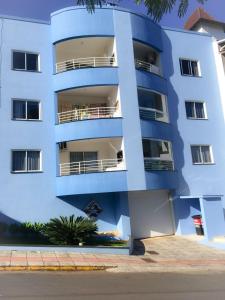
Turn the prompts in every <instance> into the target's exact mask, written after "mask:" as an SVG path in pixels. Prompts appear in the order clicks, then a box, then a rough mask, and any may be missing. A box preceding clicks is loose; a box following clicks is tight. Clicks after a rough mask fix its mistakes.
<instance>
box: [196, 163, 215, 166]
mask: <svg viewBox="0 0 225 300" xmlns="http://www.w3.org/2000/svg"><path fill="white" fill-rule="evenodd" d="M192 165H193V166H212V165H215V163H192Z"/></svg>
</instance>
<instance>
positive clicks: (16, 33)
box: [0, 8, 225, 237]
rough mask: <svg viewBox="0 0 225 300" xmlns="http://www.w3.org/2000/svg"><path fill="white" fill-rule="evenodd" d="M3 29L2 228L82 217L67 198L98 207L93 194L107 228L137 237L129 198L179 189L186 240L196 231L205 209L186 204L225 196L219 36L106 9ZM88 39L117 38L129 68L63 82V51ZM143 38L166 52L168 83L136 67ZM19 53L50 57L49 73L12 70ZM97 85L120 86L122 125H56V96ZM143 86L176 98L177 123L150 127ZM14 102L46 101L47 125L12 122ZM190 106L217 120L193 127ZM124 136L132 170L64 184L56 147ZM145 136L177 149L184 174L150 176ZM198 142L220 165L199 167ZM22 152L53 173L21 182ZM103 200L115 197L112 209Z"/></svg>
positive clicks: (172, 103) (171, 103) (172, 106)
mask: <svg viewBox="0 0 225 300" xmlns="http://www.w3.org/2000/svg"><path fill="white" fill-rule="evenodd" d="M3 23H4V24H3V37H2V40H3V45H2V53H3V57H2V66H1V72H2V75H3V74H4V76H1V78H2V89H1V103H0V120H1V125H0V144H1V154H2V155H1V157H0V166H1V172H0V213H1V215H0V220H1V216H2V218H4V219H8V220H10V221H11V220H18V221H27V220H30V221H46V220H48V219H49V218H50V217H55V216H59V215H60V214H61V215H70V214H71V213H73V212H74V213H80V209H81V207H80V208H79V207H78V208H77V207H76V205H77V203H79V201H77V200H76V201H75V200H71V199H70V201H65V196H69V197H75V195H77V197H81V196H82V197H84V199H89V197H90V196H91V195H92V194H99V195H98V197H99V201H100V202H101V203H102V205H106V207H105V212H104V220H101V222H100V221H99V222H100V223H99V224H100V226H101V228H103V229H104V228H105V229H107V230H109V229H110V230H111V229H113V230H114V229H115V228H119V229H120V231H121V234H122V236H123V237H125V236H126V237H127V236H128V235H129V230H130V229H129V215H128V210H127V201H126V192H127V191H134V190H148V189H149V190H151V189H169V190H172V191H173V192H174V197H175V202H174V203H175V215H176V220H177V232H180V233H182V234H184V233H190V232H193V224H192V225H191V222H192V220H191V218H190V216H191V214H192V213H193V212H194V211H193V210H196V211H198V210H199V207H198V204H197V202H196V200H193V201H192V200H186V199H180V198H179V197H180V196H181V197H182V196H188V197H189V198H193V199H196V198H199V197H200V198H201V197H202V195H218V194H220V195H224V194H225V187H224V175H223V174H224V170H225V156H224V149H225V139H224V137H223V130H221V129H222V128H224V118H223V113H222V109H221V103H220V94H219V87H218V84H217V80H218V78H217V73H216V70H215V58H214V52H213V44H212V43H213V40H212V38H211V37H209V36H207V35H203V34H196V33H193V32H191V33H189V32H184V31H179V30H172V29H161V28H160V27H159V26H158V25H156V24H154V23H152V22H151V21H150V20H148V19H147V18H146V17H142V16H138V15H137V14H133V13H129V12H127V11H123V10H122V9H114V10H113V9H111V8H108V9H105V8H104V9H102V10H100V9H97V10H96V13H95V14H89V13H87V11H86V10H85V9H82V8H79V9H78V8H67V9H64V10H61V11H58V12H55V13H53V14H52V22H51V25H48V24H41V23H32V22H26V21H21V20H20V21H19V20H10V19H4V21H3ZM84 36H86V37H88V36H115V40H116V50H117V57H118V64H119V67H118V68H96V69H94V68H91V69H88V68H87V69H82V70H73V71H67V72H64V73H60V74H57V75H55V74H54V60H55V58H54V51H55V48H54V44H55V43H57V42H60V41H62V40H66V39H70V38H78V37H84ZM133 40H138V41H141V42H143V43H145V44H149V45H151V46H152V47H153V48H155V49H158V50H159V51H160V53H161V63H162V67H163V72H162V74H163V77H160V76H156V75H154V74H150V73H147V72H141V71H140V70H139V71H137V70H136V69H135V65H134V52H133ZM190 45H191V46H190ZM13 49H15V50H22V51H29V52H37V53H40V58H41V61H40V63H41V72H39V73H31V72H20V71H12V70H11V51H12V50H13ZM180 57H183V58H190V59H195V60H199V62H200V66H201V75H202V76H201V77H199V78H191V77H184V76H181V74H180V67H179V58H180ZM95 85H119V89H120V98H121V109H122V118H121V119H116V120H96V121H82V122H79V123H70V124H63V125H55V123H56V122H55V121H56V101H55V96H56V95H55V92H58V91H62V90H66V89H70V88H76V87H84V86H95ZM137 87H144V88H148V89H151V90H155V91H158V92H161V93H163V94H165V95H166V96H167V98H168V99H167V100H168V111H169V116H170V123H169V124H163V123H160V122H155V121H149V122H147V121H141V120H140V118H139V108H138V96H137ZM12 98H22V99H34V100H40V101H41V107H42V120H41V121H40V122H30V121H29V122H28V121H27V122H26V121H24V122H23V121H20V122H19V121H12V120H11V109H12V108H11V99H12ZM185 100H201V101H205V103H206V107H207V114H208V120H205V121H191V120H187V119H186V114H185V105H184V102H185ZM218 129H219V130H218ZM114 136H122V137H123V142H124V149H125V151H124V156H125V160H126V166H127V171H124V172H108V173H99V174H87V175H84V174H83V175H80V176H66V177H61V178H60V177H57V165H56V164H57V156H58V154H57V147H56V143H58V142H60V141H66V140H71V139H86V138H87V139H88V138H99V137H114ZM143 137H148V138H156V139H157V138H158V139H166V140H170V141H171V142H172V145H173V155H174V161H175V172H164V171H162V172H149V173H146V172H145V170H144V161H143V152H142V138H143ZM191 144H210V145H212V149H213V155H214V160H215V164H213V165H208V166H205V165H198V166H195V165H193V164H192V159H191V151H190V145H191ZM12 149H41V150H42V154H43V172H42V173H35V174H12V173H11V172H10V171H11V150H12ZM112 192H114V193H115V194H114V195H113V196H111V195H108V196H107V195H106V193H112ZM120 192H121V194H119V193H120ZM122 192H125V193H122ZM103 194H104V195H103ZM58 197H61V198H58ZM62 197H64V198H63V199H62ZM85 197H86V198H85ZM103 199H108V200H106V202H107V204H104V203H103V202H104V201H105V200H103ZM115 199H116V200H115ZM82 201H83V202H85V201H86V200H82ZM82 201H81V202H82ZM75 202H76V205H74V203H75ZM83 202H82V203H83ZM114 202H115V203H117V204H116V206H115V203H114ZM82 205H83V204H82ZM207 205H208V202H207ZM210 205H211V203H210ZM75 207H76V209H75ZM216 207H217V208H218V206H215V211H214V206H213V205H212V206H210V209H212V212H213V211H214V212H216V209H217V208H216ZM112 216H114V217H112ZM210 223H211V221H210Z"/></svg>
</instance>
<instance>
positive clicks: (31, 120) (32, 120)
mask: <svg viewBox="0 0 225 300" xmlns="http://www.w3.org/2000/svg"><path fill="white" fill-rule="evenodd" d="M11 120H12V121H20V122H21V121H24V122H42V121H43V120H42V119H41V120H35V119H13V118H12V119H11Z"/></svg>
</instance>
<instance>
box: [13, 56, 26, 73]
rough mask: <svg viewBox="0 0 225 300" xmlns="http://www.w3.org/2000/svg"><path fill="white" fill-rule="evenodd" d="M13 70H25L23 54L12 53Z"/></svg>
mask: <svg viewBox="0 0 225 300" xmlns="http://www.w3.org/2000/svg"><path fill="white" fill-rule="evenodd" d="M13 69H16V70H25V53H23V52H13Z"/></svg>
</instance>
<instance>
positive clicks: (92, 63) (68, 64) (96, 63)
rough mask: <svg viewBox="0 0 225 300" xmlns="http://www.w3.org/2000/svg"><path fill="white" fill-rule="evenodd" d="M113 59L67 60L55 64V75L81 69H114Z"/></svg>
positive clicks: (86, 58) (88, 58)
mask: <svg viewBox="0 0 225 300" xmlns="http://www.w3.org/2000/svg"><path fill="white" fill-rule="evenodd" d="M115 65H116V64H115V58H114V57H113V56H111V57H84V58H75V59H69V60H66V61H63V62H58V63H57V64H56V73H60V72H65V71H70V70H74V69H81V68H96V67H114V66H115Z"/></svg>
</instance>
